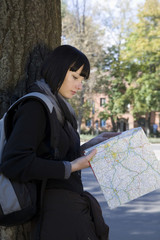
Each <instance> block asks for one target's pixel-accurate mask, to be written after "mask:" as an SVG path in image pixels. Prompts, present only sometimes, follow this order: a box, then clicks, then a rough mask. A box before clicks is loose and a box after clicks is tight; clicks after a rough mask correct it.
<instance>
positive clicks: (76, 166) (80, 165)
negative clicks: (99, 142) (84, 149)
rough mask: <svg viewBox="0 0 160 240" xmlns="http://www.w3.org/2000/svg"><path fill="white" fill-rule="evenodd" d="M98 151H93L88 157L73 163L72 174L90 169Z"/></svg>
mask: <svg viewBox="0 0 160 240" xmlns="http://www.w3.org/2000/svg"><path fill="white" fill-rule="evenodd" d="M96 152H97V150H96V149H93V150H92V151H91V152H90V153H89V154H88V155H86V156H83V157H80V158H77V159H75V160H73V161H72V162H71V172H75V171H78V170H81V169H84V168H88V167H89V161H90V160H91V159H92V157H93V156H94V155H95V154H96Z"/></svg>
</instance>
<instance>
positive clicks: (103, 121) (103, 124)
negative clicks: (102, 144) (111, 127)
mask: <svg viewBox="0 0 160 240" xmlns="http://www.w3.org/2000/svg"><path fill="white" fill-rule="evenodd" d="M100 126H101V127H106V120H105V119H100Z"/></svg>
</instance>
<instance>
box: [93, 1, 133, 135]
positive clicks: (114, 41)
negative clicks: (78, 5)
mask: <svg viewBox="0 0 160 240" xmlns="http://www.w3.org/2000/svg"><path fill="white" fill-rule="evenodd" d="M106 3H109V1H106ZM115 9H116V10H115V12H116V16H115V12H114V11H112V9H110V8H109V7H108V4H107V7H106V8H104V7H103V9H102V8H100V9H99V10H100V11H101V12H102V13H104V16H103V22H104V25H105V27H106V31H107V37H109V38H110V41H111V46H109V47H107V48H106V49H104V53H103V60H102V61H101V62H100V63H98V65H97V70H98V74H97V75H98V81H97V85H96V88H95V90H96V91H97V92H103V93H105V94H106V95H107V97H108V100H107V103H106V104H105V105H104V111H103V112H101V113H100V117H101V118H104V119H106V120H107V119H108V118H111V122H112V127H113V130H114V131H117V124H116V122H117V116H119V115H121V114H123V113H125V112H126V109H127V105H128V101H127V99H125V98H124V93H125V91H126V87H127V86H126V80H125V72H124V66H123V62H122V61H121V51H122V49H123V44H124V39H125V38H126V36H127V35H128V34H129V32H130V31H131V26H132V24H131V23H132V21H131V18H132V17H133V15H132V11H131V7H130V1H128V0H125V1H117V4H116V8H115Z"/></svg>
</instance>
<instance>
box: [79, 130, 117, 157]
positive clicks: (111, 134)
mask: <svg viewBox="0 0 160 240" xmlns="http://www.w3.org/2000/svg"><path fill="white" fill-rule="evenodd" d="M119 134H121V133H120V132H103V133H101V134H99V135H98V136H96V137H94V138H92V139H91V140H90V141H88V142H86V143H84V144H83V145H82V146H81V152H82V153H83V152H84V150H85V149H87V148H90V147H92V146H94V145H96V144H98V143H100V142H103V141H105V140H107V139H109V138H112V137H115V136H117V135H119Z"/></svg>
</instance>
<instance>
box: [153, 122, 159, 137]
mask: <svg viewBox="0 0 160 240" xmlns="http://www.w3.org/2000/svg"><path fill="white" fill-rule="evenodd" d="M157 129H158V125H157V124H153V134H154V135H157Z"/></svg>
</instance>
